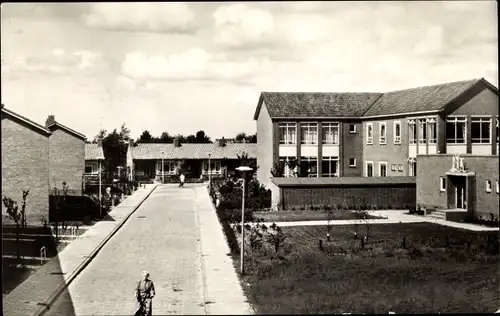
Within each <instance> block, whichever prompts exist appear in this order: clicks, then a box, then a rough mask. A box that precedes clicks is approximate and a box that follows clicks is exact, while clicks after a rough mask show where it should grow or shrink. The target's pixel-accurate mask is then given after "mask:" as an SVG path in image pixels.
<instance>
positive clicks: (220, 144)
mask: <svg viewBox="0 0 500 316" xmlns="http://www.w3.org/2000/svg"><path fill="white" fill-rule="evenodd" d="M217 142H218V143H219V147H224V145H225V140H224V137H222V138H219V139H218V140H217Z"/></svg>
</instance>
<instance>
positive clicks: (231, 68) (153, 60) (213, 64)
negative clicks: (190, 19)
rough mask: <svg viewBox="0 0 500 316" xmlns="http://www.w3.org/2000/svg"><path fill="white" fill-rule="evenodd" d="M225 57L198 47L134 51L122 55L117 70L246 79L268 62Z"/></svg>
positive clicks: (135, 75) (138, 76) (132, 74)
mask: <svg viewBox="0 0 500 316" xmlns="http://www.w3.org/2000/svg"><path fill="white" fill-rule="evenodd" d="M226 57H227V56H225V55H212V54H209V53H207V52H206V51H205V50H203V49H200V48H194V49H190V50H187V51H185V52H181V53H176V54H170V55H148V54H146V53H143V52H138V51H137V52H132V53H129V54H127V55H126V56H125V59H124V61H123V63H122V67H121V70H122V74H123V75H124V76H126V77H128V78H131V79H135V80H167V81H189V80H207V81H219V80H247V79H249V78H251V77H253V76H255V75H256V74H257V73H258V72H259V69H263V68H266V67H267V66H268V65H269V61H267V60H257V59H255V58H249V59H246V60H244V61H229V60H227V59H226Z"/></svg>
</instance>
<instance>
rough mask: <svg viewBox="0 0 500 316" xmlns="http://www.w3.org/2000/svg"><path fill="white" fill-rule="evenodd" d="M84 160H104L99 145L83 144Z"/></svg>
mask: <svg viewBox="0 0 500 316" xmlns="http://www.w3.org/2000/svg"><path fill="white" fill-rule="evenodd" d="M85 160H104V151H103V150H102V146H99V144H85Z"/></svg>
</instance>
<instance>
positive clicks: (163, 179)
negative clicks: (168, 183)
mask: <svg viewBox="0 0 500 316" xmlns="http://www.w3.org/2000/svg"><path fill="white" fill-rule="evenodd" d="M164 157H165V152H164V151H162V152H161V183H165V172H164V164H163V162H164Z"/></svg>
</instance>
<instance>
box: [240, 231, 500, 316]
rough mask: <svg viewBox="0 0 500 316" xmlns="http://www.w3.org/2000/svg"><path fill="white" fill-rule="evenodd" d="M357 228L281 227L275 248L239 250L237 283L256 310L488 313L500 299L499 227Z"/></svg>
mask: <svg viewBox="0 0 500 316" xmlns="http://www.w3.org/2000/svg"><path fill="white" fill-rule="evenodd" d="M367 227H369V229H370V232H369V236H368V240H367V243H366V245H365V246H364V249H361V237H362V236H365V235H366V228H367ZM357 229H358V234H359V236H360V238H359V239H354V237H353V236H354V232H355V231H356V227H355V226H354V225H342V226H337V225H336V226H332V227H331V230H330V241H329V242H328V241H326V240H325V235H326V232H327V226H302V227H300V226H299V227H283V228H282V230H283V232H284V234H286V235H287V238H286V239H285V242H284V244H283V245H282V246H280V247H279V250H278V253H277V254H276V253H275V249H274V248H273V247H272V246H271V245H270V244H268V243H265V242H264V244H263V245H262V246H261V247H256V248H255V250H254V251H253V253H250V254H248V255H247V257H246V260H245V271H246V273H245V274H246V275H245V276H244V277H243V285H244V289H245V292H246V294H247V297H248V298H249V301H250V303H252V304H253V305H254V306H255V308H256V311H257V313H258V314H292V313H293V314H308V313H342V312H349V313H382V314H384V313H385V314H386V313H388V312H389V311H394V312H395V313H397V314H406V313H436V312H441V313H458V312H462V313H481V312H483V313H489V312H494V311H496V310H498V308H499V307H500V306H499V302H500V293H499V291H498V289H499V270H498V264H499V245H498V240H499V233H498V232H471V231H466V230H460V229H455V228H451V227H445V226H440V225H436V224H431V223H413V224H377V225H375V224H373V225H369V226H368V225H367V226H363V227H358V228H357ZM236 235H237V236H236V237H238V232H236ZM247 236H248V235H247ZM320 239H321V240H322V250H320V249H319V248H320V247H319V240H320ZM246 249H247V250H250V249H251V247H247V248H246ZM250 252H252V251H251V250H250ZM235 257H236V258H235V259H236V260H235V267H236V268H238V267H239V259H238V257H237V256H235Z"/></svg>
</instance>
